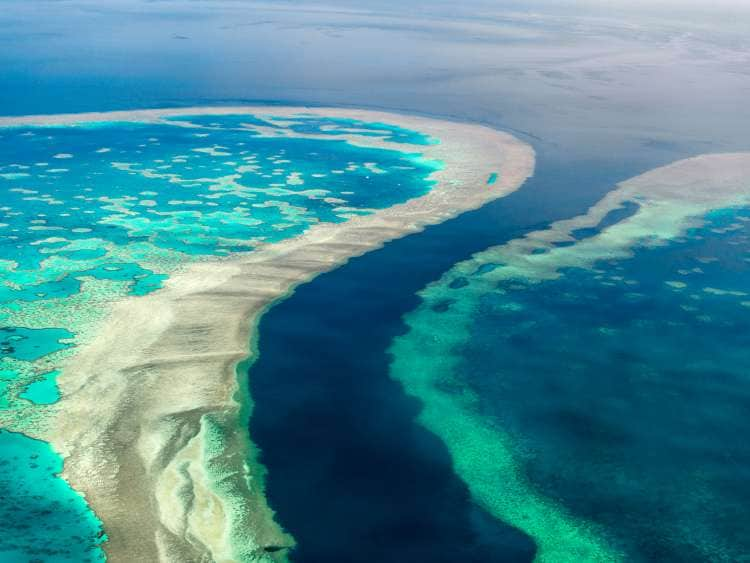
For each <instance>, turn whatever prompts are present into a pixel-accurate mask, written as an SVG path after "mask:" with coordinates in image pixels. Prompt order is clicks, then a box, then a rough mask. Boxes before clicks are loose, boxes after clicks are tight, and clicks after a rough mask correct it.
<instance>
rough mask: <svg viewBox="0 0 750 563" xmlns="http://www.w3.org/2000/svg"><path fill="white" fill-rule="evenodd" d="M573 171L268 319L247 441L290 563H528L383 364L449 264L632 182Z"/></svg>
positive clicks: (433, 232)
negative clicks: (427, 288)
mask: <svg viewBox="0 0 750 563" xmlns="http://www.w3.org/2000/svg"><path fill="white" fill-rule="evenodd" d="M642 166H647V165H645V164H642ZM572 171H573V168H571V167H570V166H568V163H565V162H559V163H557V164H556V165H554V164H550V163H548V164H542V166H541V167H540V169H539V170H538V172H537V175H536V177H535V178H533V179H532V180H531V181H530V182H529V183H528V185H527V186H526V187H524V188H523V189H522V190H520V191H519V192H517V193H515V194H512V195H510V196H508V197H507V198H504V199H502V200H500V201H497V202H494V203H491V204H489V205H488V206H486V207H485V208H484V209H482V210H481V211H478V212H471V213H467V214H465V215H462V216H460V217H459V218H457V219H454V220H451V221H448V222H447V223H444V224H442V225H438V226H435V227H430V228H428V229H427V231H426V232H425V233H424V234H419V235H414V236H410V237H407V238H405V239H402V240H399V241H395V242H392V243H389V244H388V245H387V246H386V247H385V248H384V249H382V250H378V251H375V252H372V253H370V254H368V255H367V256H365V257H363V258H357V259H354V260H352V261H351V262H350V263H348V264H346V265H344V266H342V267H341V268H339V269H337V270H336V271H334V272H331V273H328V274H324V275H322V276H320V277H318V278H317V279H316V280H314V281H312V282H311V283H308V284H306V285H303V286H301V287H300V288H299V289H298V290H297V291H296V292H295V294H294V295H293V296H292V297H291V298H289V299H288V300H287V301H284V302H282V303H280V304H279V305H277V306H275V307H274V308H273V309H271V311H270V312H269V313H267V314H266V315H265V316H264V317H263V319H262V321H261V323H260V331H259V332H260V339H259V346H258V348H259V351H260V358H259V359H258V361H257V362H256V363H255V365H254V366H252V367H251V369H250V393H251V395H252V396H253V399H254V401H255V406H254V410H253V414H252V418H251V421H250V431H251V435H252V439H253V440H254V441H255V442H256V443H257V444H259V445H260V448H261V450H262V454H261V458H260V460H261V462H262V463H263V464H264V465H266V466H267V467H268V468H270V472H269V475H268V478H267V495H268V498H269V502H270V504H271V506H272V507H273V508H274V509H275V510H276V511H277V515H278V518H279V521H280V522H282V523H283V525H284V526H285V527H286V529H287V530H288V531H289V532H291V533H292V534H293V535H294V537H295V539H296V540H297V541H298V547H297V548H296V549H295V551H294V552H293V558H294V560H295V561H320V560H323V559H325V560H327V561H415V560H419V561H455V560H465V561H530V560H532V559H533V557H534V552H535V547H534V544H533V542H532V541H531V540H530V539H529V538H528V537H526V536H525V535H524V534H523V533H521V532H520V531H518V530H515V529H514V528H512V527H510V526H507V525H504V524H503V523H501V522H499V521H497V520H494V519H493V518H492V517H491V516H490V515H489V514H487V513H486V512H485V511H484V510H483V509H482V508H480V507H479V506H477V505H476V504H475V503H474V502H473V501H472V500H471V499H470V497H469V495H468V491H467V489H466V486H465V485H464V484H463V483H462V482H461V481H460V479H458V477H457V476H456V475H455V474H454V472H453V468H452V462H451V459H450V457H449V456H448V453H447V450H446V449H445V446H444V445H443V444H442V442H440V441H438V440H437V439H436V438H435V437H434V436H433V435H432V434H431V433H429V432H428V431H427V430H426V429H424V428H422V427H421V426H419V425H417V424H416V422H415V417H416V416H417V414H418V411H419V405H418V403H416V401H414V400H413V399H410V398H407V397H406V396H405V395H404V394H403V391H402V390H401V388H400V386H399V385H398V384H397V383H396V382H394V381H393V380H391V379H390V377H389V376H388V368H389V363H390V358H389V356H388V355H387V354H386V350H387V349H388V348H389V346H390V344H391V342H392V339H393V338H394V337H396V336H397V335H399V334H401V333H403V332H404V330H405V327H404V326H403V324H402V320H401V318H402V315H403V314H404V313H406V312H408V311H410V310H412V309H414V308H415V307H416V306H417V305H418V304H419V299H418V298H417V297H416V296H415V295H414V294H415V293H416V292H417V291H418V290H420V289H421V288H422V287H423V286H424V285H426V284H427V283H429V282H430V281H432V280H434V279H435V278H437V277H439V276H440V274H442V272H444V271H445V270H446V269H448V268H449V267H450V266H451V265H452V264H453V263H455V262H457V261H458V260H460V259H462V258H466V257H467V255H468V254H469V253H470V252H471V251H472V250H474V249H476V248H477V247H481V248H485V247H487V246H490V245H492V244H497V243H499V242H501V241H504V240H508V239H512V238H516V237H518V236H520V235H521V234H523V233H524V232H526V231H527V230H528V229H530V228H533V227H534V226H536V227H537V228H538V227H540V226H542V225H544V224H546V223H547V222H549V221H552V220H554V219H558V218H560V217H565V216H566V212H567V213H569V212H571V211H572V210H573V209H574V208H579V207H580V206H583V207H585V206H587V205H590V204H592V203H594V202H595V201H596V200H597V199H599V198H600V197H601V195H602V194H604V193H606V191H607V190H608V189H609V188H611V186H612V185H613V184H614V183H615V182H617V181H620V180H622V179H625V178H626V177H628V176H630V175H632V174H634V173H637V172H638V170H637V169H628V168H627V167H625V166H621V167H618V166H615V165H614V164H613V163H610V165H609V166H605V165H604V164H603V163H602V164H601V165H599V166H589V167H588V168H587V173H586V174H585V176H586V178H585V180H583V181H582V177H583V176H584V174H582V172H581V170H580V169H577V170H576V172H575V174H573V173H572ZM579 182H580V183H582V184H583V185H585V186H587V189H586V190H585V191H584V190H580V189H579V190H577V191H576V196H577V197H576V198H575V201H574V202H571V201H570V200H569V198H560V197H559V195H560V194H564V193H567V190H566V187H568V188H570V187H572V186H573V185H579ZM570 199H572V198H570ZM539 200H544V201H547V202H548V203H549V204H550V205H549V207H548V206H538V205H535V203H536V202H537V201H539ZM553 203H556V204H557V205H553ZM447 241H450V244H447Z"/></svg>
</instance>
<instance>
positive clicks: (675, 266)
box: [393, 203, 750, 561]
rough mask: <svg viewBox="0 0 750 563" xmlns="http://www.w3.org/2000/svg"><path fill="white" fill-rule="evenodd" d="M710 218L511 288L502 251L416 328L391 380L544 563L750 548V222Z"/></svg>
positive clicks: (463, 270) (513, 282) (428, 308)
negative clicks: (749, 521)
mask: <svg viewBox="0 0 750 563" xmlns="http://www.w3.org/2000/svg"><path fill="white" fill-rule="evenodd" d="M637 209H638V206H637V205H636V204H634V203H628V204H626V205H624V206H623V207H621V208H618V209H616V210H613V211H611V212H610V213H609V214H607V216H606V217H605V218H604V219H603V220H602V221H601V222H600V224H599V225H598V226H597V227H596V228H593V229H587V230H586V232H581V231H578V232H576V231H574V232H575V233H576V237H575V238H576V239H577V240H576V241H574V242H572V243H569V244H567V246H569V247H570V248H571V249H572V250H573V252H575V251H576V246H575V245H576V243H577V241H578V240H583V239H585V238H587V237H592V236H596V235H597V234H599V233H601V232H602V231H603V230H605V229H606V228H607V227H610V226H612V225H616V224H618V223H620V222H622V221H626V220H627V219H628V217H630V216H632V215H633V214H634V213H635V212H636V211H637ZM704 221H705V224H704V225H703V226H701V227H695V228H692V229H689V230H688V231H687V232H686V233H685V234H684V235H683V236H679V237H677V238H673V239H672V240H669V241H667V242H666V243H665V244H662V245H655V246H654V245H649V244H639V245H636V246H634V248H633V249H632V256H630V257H628V258H623V257H622V256H621V255H619V254H618V255H614V254H613V255H612V258H606V257H604V258H602V259H599V260H596V261H595V262H594V263H593V264H592V265H591V266H590V267H580V268H564V269H562V270H561V271H560V274H561V275H560V276H559V277H557V278H556V279H535V278H532V277H527V276H525V275H523V271H522V270H516V271H519V272H521V273H520V274H511V275H507V276H506V275H501V274H499V272H502V271H503V269H504V268H505V267H506V264H505V263H504V262H503V256H509V255H507V254H505V255H503V253H502V252H497V251H493V250H492V249H490V250H489V251H487V252H485V253H481V254H479V255H477V257H476V258H475V260H474V262H473V265H472V266H471V268H469V267H467V266H464V267H461V266H459V267H457V268H456V269H455V270H452V271H449V272H448V273H447V274H446V275H445V276H444V277H443V278H442V279H441V281H440V282H438V283H437V284H435V285H433V286H431V287H430V288H428V289H427V290H426V291H425V293H424V298H425V302H424V303H423V304H422V305H421V306H420V308H419V309H418V310H416V311H414V312H413V313H410V314H409V315H407V317H406V318H407V323H408V325H409V327H410V331H409V332H408V333H407V334H406V335H405V336H403V337H400V338H397V339H396V344H395V346H394V348H393V352H394V354H395V360H394V365H393V374H394V376H395V377H396V379H397V380H399V381H400V382H401V383H403V385H404V387H405V389H406V390H407V392H408V393H410V394H411V395H413V396H415V397H417V398H419V399H420V400H421V401H422V404H423V406H424V410H423V411H422V413H421V414H420V420H421V421H422V423H423V424H425V426H427V427H428V428H429V429H431V430H432V431H433V432H435V433H436V434H437V435H438V436H439V437H441V439H442V440H443V441H444V442H445V444H446V446H447V447H448V448H449V450H450V451H451V455H452V458H453V460H454V464H455V467H456V470H457V472H458V474H459V475H461V477H462V479H463V480H464V481H465V482H466V483H467V485H468V486H469V488H470V490H471V491H472V495H473V496H474V497H475V499H476V500H477V501H478V502H480V504H482V505H483V506H485V507H487V508H488V509H489V510H490V511H491V512H492V513H493V514H494V515H495V516H496V517H497V518H498V519H500V520H502V521H505V522H507V523H510V524H512V525H513V526H516V527H517V528H518V529H520V530H522V531H524V532H526V533H527V534H529V535H530V536H531V537H532V539H533V540H534V541H535V543H536V544H537V546H538V549H539V552H538V555H537V558H538V560H540V561H567V560H571V561H572V560H588V561H605V560H613V561H615V560H625V561H707V560H711V561H742V560H745V559H746V557H747V553H748V552H750V533H749V532H748V529H747V526H746V525H745V523H746V518H745V517H744V515H745V514H746V507H747V505H748V503H749V502H750V495H748V490H749V489H748V488H747V487H746V486H745V484H746V483H747V482H748V478H750V470H749V469H748V468H749V467H750V457H749V456H748V449H747V443H746V442H747V441H746V435H747V434H748V432H749V431H750V425H749V424H748V420H749V419H748V416H747V414H748V412H750V384H749V382H748V379H747V374H748V372H750V357H748V354H747V350H748V346H750V336H749V335H750V332H749V331H748V328H749V327H748V308H749V307H750V210H749V209H747V208H726V209H719V210H715V211H712V212H710V213H708V215H706V216H705V217H704ZM581 252H586V251H585V250H581ZM515 267H516V266H515V265H514V266H511V268H515ZM472 268H473V269H472ZM491 272H494V273H495V274H496V276H495V277H494V278H493V279H494V280H496V281H494V282H489V281H487V279H486V278H487V276H488V275H490V273H491ZM441 318H442V319H443V320H442V321H441ZM428 339H429V342H431V343H433V344H428ZM438 349H439V350H442V352H440V353H437V352H436V350H438ZM430 351H431V352H430Z"/></svg>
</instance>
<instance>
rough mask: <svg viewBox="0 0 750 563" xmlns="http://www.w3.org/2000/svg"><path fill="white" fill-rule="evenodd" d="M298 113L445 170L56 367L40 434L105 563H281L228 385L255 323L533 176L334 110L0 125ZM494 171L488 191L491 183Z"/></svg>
mask: <svg viewBox="0 0 750 563" xmlns="http://www.w3.org/2000/svg"><path fill="white" fill-rule="evenodd" d="M302 113H304V114H306V115H314V116H320V117H341V118H350V119H359V120H362V121H366V122H380V123H388V124H392V125H397V126H400V127H404V128H408V129H413V130H416V131H419V132H420V133H423V134H426V135H429V136H431V137H434V138H437V139H439V140H440V143H439V144H435V145H408V144H407V145H405V144H402V143H399V144H395V143H388V142H387V141H384V140H382V139H373V138H372V137H366V136H362V135H357V134H356V133H355V134H352V135H336V136H335V137H333V136H331V138H337V139H347V140H348V141H349V142H351V143H353V144H357V145H362V146H377V147H385V148H393V149H397V150H402V151H406V152H418V153H421V154H422V155H423V156H424V157H425V158H428V159H435V160H440V161H442V162H443V164H444V167H443V168H442V169H441V170H439V171H436V172H435V173H434V174H433V176H432V179H434V180H436V181H437V183H436V185H435V186H434V187H433V188H432V189H431V190H430V192H428V193H427V194H426V195H424V196H422V197H419V198H415V199H411V200H409V201H406V202H404V203H401V204H398V205H394V206H392V207H390V208H387V209H383V210H378V211H376V212H374V213H373V214H371V215H367V216H362V217H356V218H353V219H350V220H348V221H346V222H344V223H340V224H319V225H316V226H314V227H312V228H310V229H309V230H308V231H307V232H305V233H304V234H303V235H301V236H299V237H296V238H293V239H289V240H286V241H282V242H280V243H275V244H269V245H267V246H264V247H261V248H259V249H258V250H254V251H251V252H248V253H244V254H236V255H233V256H231V257H229V258H212V259H206V260H203V261H200V262H198V263H194V264H192V265H189V266H187V267H185V268H184V269H182V270H181V271H178V272H176V273H174V274H173V275H172V276H170V278H169V280H168V281H167V282H166V283H165V287H164V288H163V289H161V290H159V291H156V292H154V293H152V294H149V295H147V296H144V297H128V298H125V299H122V300H120V301H118V302H116V303H114V304H113V306H112V310H111V312H110V313H109V314H108V316H107V317H106V320H105V321H104V322H103V324H102V325H101V326H100V327H99V329H98V331H97V334H96V336H95V337H94V338H93V339H91V340H90V341H89V342H85V343H84V344H83V345H82V346H81V347H80V349H79V351H78V352H77V353H76V354H75V355H73V356H72V357H71V358H70V359H69V360H68V361H67V363H66V364H65V365H63V366H62V372H61V375H60V376H59V378H58V384H59V387H60V392H61V399H60V401H59V403H58V404H57V409H56V413H57V414H56V415H55V417H56V418H55V420H54V423H53V424H50V425H49V428H50V429H49V430H47V431H45V433H44V434H43V435H41V436H39V437H40V438H42V439H45V440H47V441H49V442H50V443H51V444H52V445H53V447H54V448H55V449H56V450H57V451H58V452H59V453H60V454H61V455H62V456H63V457H64V460H65V464H64V471H63V477H64V478H65V479H66V480H67V481H68V482H69V483H70V484H71V485H72V486H73V487H74V488H75V489H76V490H78V491H80V492H81V493H83V494H84V495H85V497H86V500H87V502H88V503H89V505H90V506H91V508H92V509H93V510H94V511H95V512H96V514H97V515H98V517H99V518H100V519H101V520H102V522H103V524H104V529H105V532H106V534H107V538H108V539H107V541H106V543H105V544H104V546H103V547H104V549H105V552H106V554H107V558H108V559H109V560H111V561H158V560H161V561H217V562H218V561H251V560H283V559H285V558H286V554H287V552H288V549H286V548H288V547H291V546H292V545H293V538H291V537H289V536H288V535H287V534H286V533H284V531H283V530H282V528H281V527H280V526H279V525H278V524H277V523H276V522H275V520H274V517H273V512H272V510H271V509H270V508H269V507H268V505H267V503H266V500H265V497H264V494H263V486H262V481H263V468H262V467H261V466H259V465H258V464H257V463H256V462H255V452H254V449H253V446H252V442H251V441H250V439H249V438H251V436H250V437H249V436H248V433H247V430H246V423H247V414H248V411H249V408H251V398H250V397H249V396H248V395H247V390H246V386H245V385H244V380H243V378H244V377H245V374H244V372H243V371H242V370H240V377H239V378H238V370H237V366H238V364H239V363H240V362H243V361H245V360H247V359H248V358H249V359H250V360H252V355H253V354H254V351H253V349H252V346H253V344H252V343H253V342H254V341H255V334H254V333H255V327H256V326H257V323H258V320H259V318H260V316H261V315H262V314H263V312H264V311H266V310H267V309H268V308H269V306H270V305H271V304H272V303H274V302H275V301H278V300H279V299H281V298H283V297H285V296H287V295H289V294H290V292H291V291H293V289H294V287H295V286H296V285H298V284H300V283H303V282H306V281H309V280H310V279H312V278H313V277H315V276H316V275H317V274H319V273H321V272H325V271H328V270H331V269H333V268H335V267H336V266H338V265H340V264H342V263H344V262H345V261H347V260H348V259H349V258H351V257H354V256H359V255H362V254H364V253H366V252H368V251H370V250H372V249H375V248H378V247H380V246H382V245H383V244H384V243H385V242H387V241H389V240H393V239H396V238H399V237H402V236H405V235H407V234H410V233H414V232H417V231H420V230H422V229H423V228H424V227H426V226H427V225H430V224H436V223H439V222H441V221H444V220H446V219H448V218H451V217H453V216H456V215H458V214H459V213H461V212H463V211H466V210H470V209H475V208H478V207H480V206H481V205H483V204H484V203H486V202H488V201H490V200H493V199H496V198H499V197H502V196H504V195H507V194H508V193H510V192H512V191H514V190H516V189H517V188H518V187H520V186H521V185H522V184H523V182H524V181H525V180H526V179H527V178H528V177H529V176H530V175H531V174H532V173H533V170H534V151H533V150H532V148H531V147H530V146H529V145H527V144H526V143H523V142H521V141H519V140H518V139H516V138H515V137H513V136H511V135H509V134H507V133H503V132H500V131H496V130H493V129H490V128H487V127H483V126H478V125H471V124H464V123H455V122H450V121H442V120H437V119H430V118H423V117H415V116H407V115H398V114H391V113H382V112H373V111H364V110H350V109H337V108H306V107H274V106H261V107H249V106H243V107H219V108H180V109H164V110H161V109H160V110H140V111H128V112H108V113H92V114H70V115H51V116H30V117H13V118H0V126H3V125H4V126H9V125H51V124H57V125H64V124H75V123H83V122H98V121H138V122H158V121H159V120H160V119H163V118H164V117H167V116H169V117H173V116H179V115H236V114H257V115H273V116H278V117H289V118H293V117H294V116H295V115H299V114H302ZM256 130H260V132H261V133H262V134H264V135H268V136H272V135H277V134H279V133H278V132H276V131H275V130H274V129H271V128H268V129H264V128H262V127H258V128H256ZM286 134H288V131H287V133H286ZM295 136H303V135H295ZM313 138H316V139H322V138H326V136H325V135H314V136H313ZM495 172H497V173H499V177H498V179H497V181H495V182H494V183H492V184H488V178H489V176H490V175H491V174H492V173H495ZM251 432H252V430H251Z"/></svg>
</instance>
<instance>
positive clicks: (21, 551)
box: [0, 430, 105, 563]
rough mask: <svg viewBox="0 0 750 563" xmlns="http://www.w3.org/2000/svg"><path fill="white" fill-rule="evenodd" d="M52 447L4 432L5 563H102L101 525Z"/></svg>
mask: <svg viewBox="0 0 750 563" xmlns="http://www.w3.org/2000/svg"><path fill="white" fill-rule="evenodd" d="M60 471H62V461H61V460H60V457H59V456H58V455H57V454H56V453H55V452H53V451H52V449H51V448H50V446H49V445H48V444H46V443H44V442H41V441H39V440H33V439H31V438H28V437H27V436H24V435H23V434H17V433H13V432H7V431H5V430H0V498H2V502H1V503H0V521H2V526H0V561H3V562H4V563H5V562H9V563H10V562H13V563H16V562H17V563H22V562H23V563H28V562H30V561H44V562H50V563H63V562H100V561H104V560H105V557H104V552H103V551H102V550H101V548H100V544H101V543H102V541H103V540H104V536H103V533H102V530H101V523H100V522H99V521H98V519H97V518H96V517H95V516H94V515H93V514H92V513H91V512H90V511H89V509H88V507H87V506H86V503H85V502H84V500H83V498H82V497H81V496H80V495H79V494H78V493H77V492H75V491H74V490H73V489H71V488H70V486H69V485H68V484H67V483H66V482H65V481H64V480H63V479H61V478H60V477H58V476H57V475H58V474H59V473H60Z"/></svg>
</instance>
